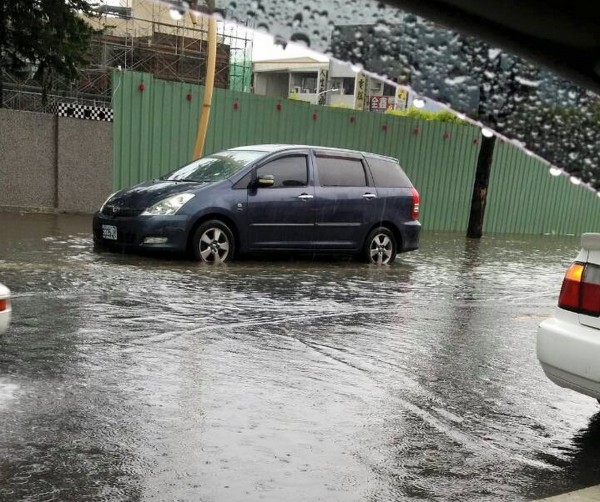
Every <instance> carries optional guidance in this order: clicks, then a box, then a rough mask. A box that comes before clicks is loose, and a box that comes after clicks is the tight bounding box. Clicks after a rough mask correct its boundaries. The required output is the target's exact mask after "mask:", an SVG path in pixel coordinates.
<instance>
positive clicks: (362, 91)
mask: <svg viewBox="0 0 600 502" xmlns="http://www.w3.org/2000/svg"><path fill="white" fill-rule="evenodd" d="M366 90H367V76H366V75H365V74H364V73H358V74H357V75H356V85H355V89H354V109H355V110H364V109H365V95H366Z"/></svg>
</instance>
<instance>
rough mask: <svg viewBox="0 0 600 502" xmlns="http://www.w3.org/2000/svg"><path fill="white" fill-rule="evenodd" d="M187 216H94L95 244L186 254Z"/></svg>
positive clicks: (99, 214) (98, 214)
mask: <svg viewBox="0 0 600 502" xmlns="http://www.w3.org/2000/svg"><path fill="white" fill-rule="evenodd" d="M189 220H190V217H189V216H187V215H173V216H135V217H110V216H105V215H103V214H102V213H100V212H97V213H96V214H95V215H94V220H93V231H94V242H95V243H97V244H101V245H103V246H115V247H122V248H132V249H136V248H137V249H156V250H164V251H176V252H184V251H186V249H187V241H188V239H187V237H188V224H189Z"/></svg>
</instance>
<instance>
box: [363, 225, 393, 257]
mask: <svg viewBox="0 0 600 502" xmlns="http://www.w3.org/2000/svg"><path fill="white" fill-rule="evenodd" d="M396 253H397V247H396V239H395V238H394V234H393V233H392V232H391V231H390V229H389V228H386V227H379V228H375V229H374V230H372V231H371V233H370V234H369V236H368V237H367V240H366V242H365V249H364V252H363V254H364V258H365V260H366V261H367V262H368V263H375V264H377V265H388V264H390V263H392V262H393V261H394V260H395V259H396Z"/></svg>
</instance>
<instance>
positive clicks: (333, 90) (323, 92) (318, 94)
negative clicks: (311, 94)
mask: <svg viewBox="0 0 600 502" xmlns="http://www.w3.org/2000/svg"><path fill="white" fill-rule="evenodd" d="M335 91H339V89H327V90H326V91H321V92H318V93H317V97H319V96H320V95H321V94H325V93H327V92H335Z"/></svg>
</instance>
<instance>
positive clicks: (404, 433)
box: [0, 214, 600, 501]
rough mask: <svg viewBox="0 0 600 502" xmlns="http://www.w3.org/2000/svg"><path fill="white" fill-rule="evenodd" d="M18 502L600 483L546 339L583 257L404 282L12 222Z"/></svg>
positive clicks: (481, 260) (5, 410)
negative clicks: (116, 241)
mask: <svg viewBox="0 0 600 502" xmlns="http://www.w3.org/2000/svg"><path fill="white" fill-rule="evenodd" d="M0 216H1V217H2V221H3V224H2V230H1V232H2V233H1V234H0V281H2V282H3V283H5V284H6V285H8V286H9V287H10V288H11V289H12V291H13V294H14V300H13V325H12V327H11V330H10V331H9V332H8V333H7V334H5V335H4V336H2V337H0V424H1V425H0V500H27V501H50V500H61V501H62V500H111V501H113V500H186V501H188V500H189V501H199V500H201V501H238V500H239V501H244V500H248V501H253V500H267V501H318V500H321V501H413V500H420V501H423V500H425V501H475V500H476V501H479V500H481V501H501V500H531V499H535V498H540V497H544V496H551V495H556V494H558V493H561V492H565V491H569V490H574V489H578V488H583V487H587V486H591V485H594V484H598V483H600V464H599V463H598V461H597V458H598V453H599V452H600V413H599V412H600V407H599V406H598V405H597V403H596V402H595V401H594V400H592V399H590V398H587V397H584V396H580V395H578V394H576V393H573V392H570V391H567V390H563V389H560V388H559V387H556V386H554V385H553V384H552V383H550V382H549V381H547V380H546V378H545V377H544V375H543V373H542V371H541V369H540V368H539V366H538V363H537V360H536V358H535V329H536V326H537V324H538V323H539V322H540V320H542V319H543V318H544V317H546V316H548V315H549V314H550V313H551V310H552V308H553V306H554V304H555V301H556V296H557V293H558V290H559V287H560V283H561V281H562V275H563V273H564V269H565V266H566V265H567V264H568V263H569V261H570V260H571V259H572V258H573V257H574V256H575V253H576V251H577V249H578V239H577V238H556V237H533V238H527V237H505V236H502V237H486V238H484V239H483V240H482V241H481V242H473V241H466V240H465V239H464V238H463V237H462V236H461V235H457V234H432V233H427V232H425V234H424V236H423V238H422V243H421V249H420V250H419V251H418V252H414V253H409V254H406V255H401V256H400V257H399V260H398V261H397V263H396V264H394V265H393V266H390V267H380V268H378V267H375V266H367V265H363V264H360V263H356V262H352V261H347V260H309V259H304V260H302V259H295V260H281V259H280V260H276V261H267V260H265V259H261V260H258V259H255V260H246V261H242V262H235V263H232V264H229V265H227V266H216V267H215V266H204V265H200V264H196V263H194V262H190V261H186V260H182V259H178V260H170V259H164V258H160V259H159V258H155V257H140V256H131V255H119V254H113V253H96V252H94V251H93V249H92V241H91V233H90V232H91V231H90V228H91V219H90V218H89V217H86V216H66V215H61V216H53V215H19V214H2V215H0Z"/></svg>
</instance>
